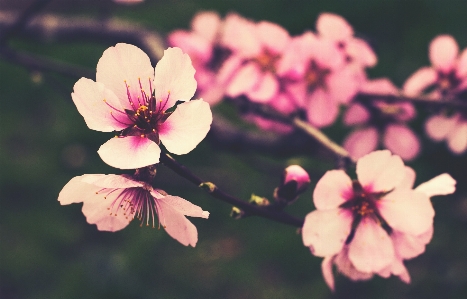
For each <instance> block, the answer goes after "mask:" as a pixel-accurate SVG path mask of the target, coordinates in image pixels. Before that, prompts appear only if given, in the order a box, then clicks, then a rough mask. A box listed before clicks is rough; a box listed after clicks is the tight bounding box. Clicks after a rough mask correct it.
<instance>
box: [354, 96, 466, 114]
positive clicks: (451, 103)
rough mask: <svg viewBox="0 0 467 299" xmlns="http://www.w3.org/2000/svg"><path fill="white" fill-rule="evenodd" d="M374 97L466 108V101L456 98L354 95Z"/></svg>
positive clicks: (372, 98)
mask: <svg viewBox="0 0 467 299" xmlns="http://www.w3.org/2000/svg"><path fill="white" fill-rule="evenodd" d="M375 99H378V100H384V101H388V102H410V103H414V104H420V105H424V106H427V107H433V108H444V107H452V108H460V109H463V110H465V109H467V102H466V101H461V100H458V99H450V98H447V99H432V98H429V97H424V96H419V97H407V96H404V95H378V94H367V93H359V94H358V95H357V96H356V100H358V101H362V102H369V101H374V100H375Z"/></svg>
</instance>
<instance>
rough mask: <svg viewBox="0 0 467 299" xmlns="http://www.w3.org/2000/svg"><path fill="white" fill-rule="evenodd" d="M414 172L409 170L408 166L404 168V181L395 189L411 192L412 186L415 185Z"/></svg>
mask: <svg viewBox="0 0 467 299" xmlns="http://www.w3.org/2000/svg"><path fill="white" fill-rule="evenodd" d="M415 177H416V174H415V170H413V169H412V168H410V167H409V166H405V175H404V179H403V180H402V181H401V183H400V184H399V185H397V186H396V188H397V189H401V190H402V189H408V190H411V189H412V188H413V184H414V183H415Z"/></svg>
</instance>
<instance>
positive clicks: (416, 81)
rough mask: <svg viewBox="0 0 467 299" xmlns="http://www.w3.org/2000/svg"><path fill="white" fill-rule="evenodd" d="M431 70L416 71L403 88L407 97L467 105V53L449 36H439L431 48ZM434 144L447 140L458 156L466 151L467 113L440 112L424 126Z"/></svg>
mask: <svg viewBox="0 0 467 299" xmlns="http://www.w3.org/2000/svg"><path fill="white" fill-rule="evenodd" d="M429 58H430V61H431V64H432V66H431V67H423V68H421V69H419V70H418V71H416V72H415V73H414V74H413V75H412V76H411V77H410V78H409V79H407V81H406V82H405V84H404V93H405V94H406V95H409V96H417V95H420V94H423V93H426V94H427V95H428V96H429V97H431V98H433V100H435V101H439V100H442V99H453V98H458V99H461V100H464V101H467V49H464V50H463V51H462V52H461V53H460V54H459V46H458V45H457V42H456V40H455V39H454V38H453V37H452V36H450V35H440V36H437V37H436V38H435V39H433V41H432V42H431V44H430V47H429ZM425 129H426V132H427V134H428V136H430V138H431V139H433V140H435V141H443V140H446V141H447V143H448V146H449V148H450V149H451V151H453V152H454V153H456V154H462V153H464V152H465V151H466V150H467V112H465V111H464V112H456V111H454V112H453V111H447V110H443V111H440V113H439V114H437V115H434V116H431V117H430V118H429V119H428V121H427V122H426V125H425Z"/></svg>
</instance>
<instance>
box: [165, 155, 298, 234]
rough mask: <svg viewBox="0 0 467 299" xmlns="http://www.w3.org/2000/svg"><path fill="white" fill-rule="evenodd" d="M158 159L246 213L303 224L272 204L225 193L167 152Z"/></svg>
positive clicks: (290, 223)
mask: <svg viewBox="0 0 467 299" xmlns="http://www.w3.org/2000/svg"><path fill="white" fill-rule="evenodd" d="M160 161H161V163H163V164H164V165H165V166H167V167H168V168H170V169H171V170H172V171H174V172H175V173H177V174H178V175H180V176H181V177H183V178H185V179H186V180H188V181H189V182H191V183H193V184H194V185H196V186H198V187H202V188H203V190H205V191H206V192H208V193H209V194H210V195H211V196H212V197H214V198H217V199H219V200H222V201H224V202H226V203H229V204H231V205H233V206H235V207H238V208H240V209H241V210H243V211H245V212H246V213H247V215H256V216H261V217H264V218H267V219H270V220H274V221H277V222H280V223H284V224H288V225H291V226H295V227H302V226H303V220H302V219H298V218H295V217H293V216H290V215H289V214H287V213H285V212H283V211H279V210H275V209H274V206H263V207H260V206H256V205H252V204H250V203H248V202H246V201H243V200H241V199H238V198H236V197H234V196H232V195H229V194H227V193H225V192H224V191H222V190H220V189H219V188H218V187H217V186H216V185H214V184H213V183H211V182H207V181H204V180H202V179H201V178H199V177H197V176H196V175H195V174H193V173H192V172H191V171H190V170H189V169H188V168H187V167H185V166H184V165H182V164H180V163H178V162H177V161H176V160H175V159H174V158H172V157H171V156H169V155H168V154H165V153H161V157H160Z"/></svg>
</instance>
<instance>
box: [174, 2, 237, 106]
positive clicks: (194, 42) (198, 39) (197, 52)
mask: <svg viewBox="0 0 467 299" xmlns="http://www.w3.org/2000/svg"><path fill="white" fill-rule="evenodd" d="M223 23H224V22H223V21H222V20H221V18H220V16H219V15H218V14H217V13H216V12H212V11H204V12H200V13H198V14H196V15H195V17H194V18H193V20H192V22H191V29H192V30H191V31H186V30H175V31H173V32H172V33H170V34H169V36H168V38H167V40H168V43H169V44H170V45H171V46H175V47H179V48H181V49H182V50H183V51H184V52H185V53H187V54H188V55H190V57H191V59H192V61H193V66H194V68H195V69H196V73H195V79H196V81H197V82H198V91H197V92H198V94H199V95H200V96H201V97H202V98H203V99H204V100H205V101H207V102H208V103H209V104H211V105H214V104H216V103H218V102H219V101H220V100H221V99H222V97H223V95H224V90H225V86H224V85H225V84H223V82H222V81H221V80H218V74H217V73H218V72H219V71H220V70H221V68H222V66H223V63H224V61H225V59H227V57H228V56H229V55H230V50H228V49H227V48H226V47H224V46H222V45H221V44H220V43H219V39H220V35H221V32H222V29H223Z"/></svg>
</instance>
